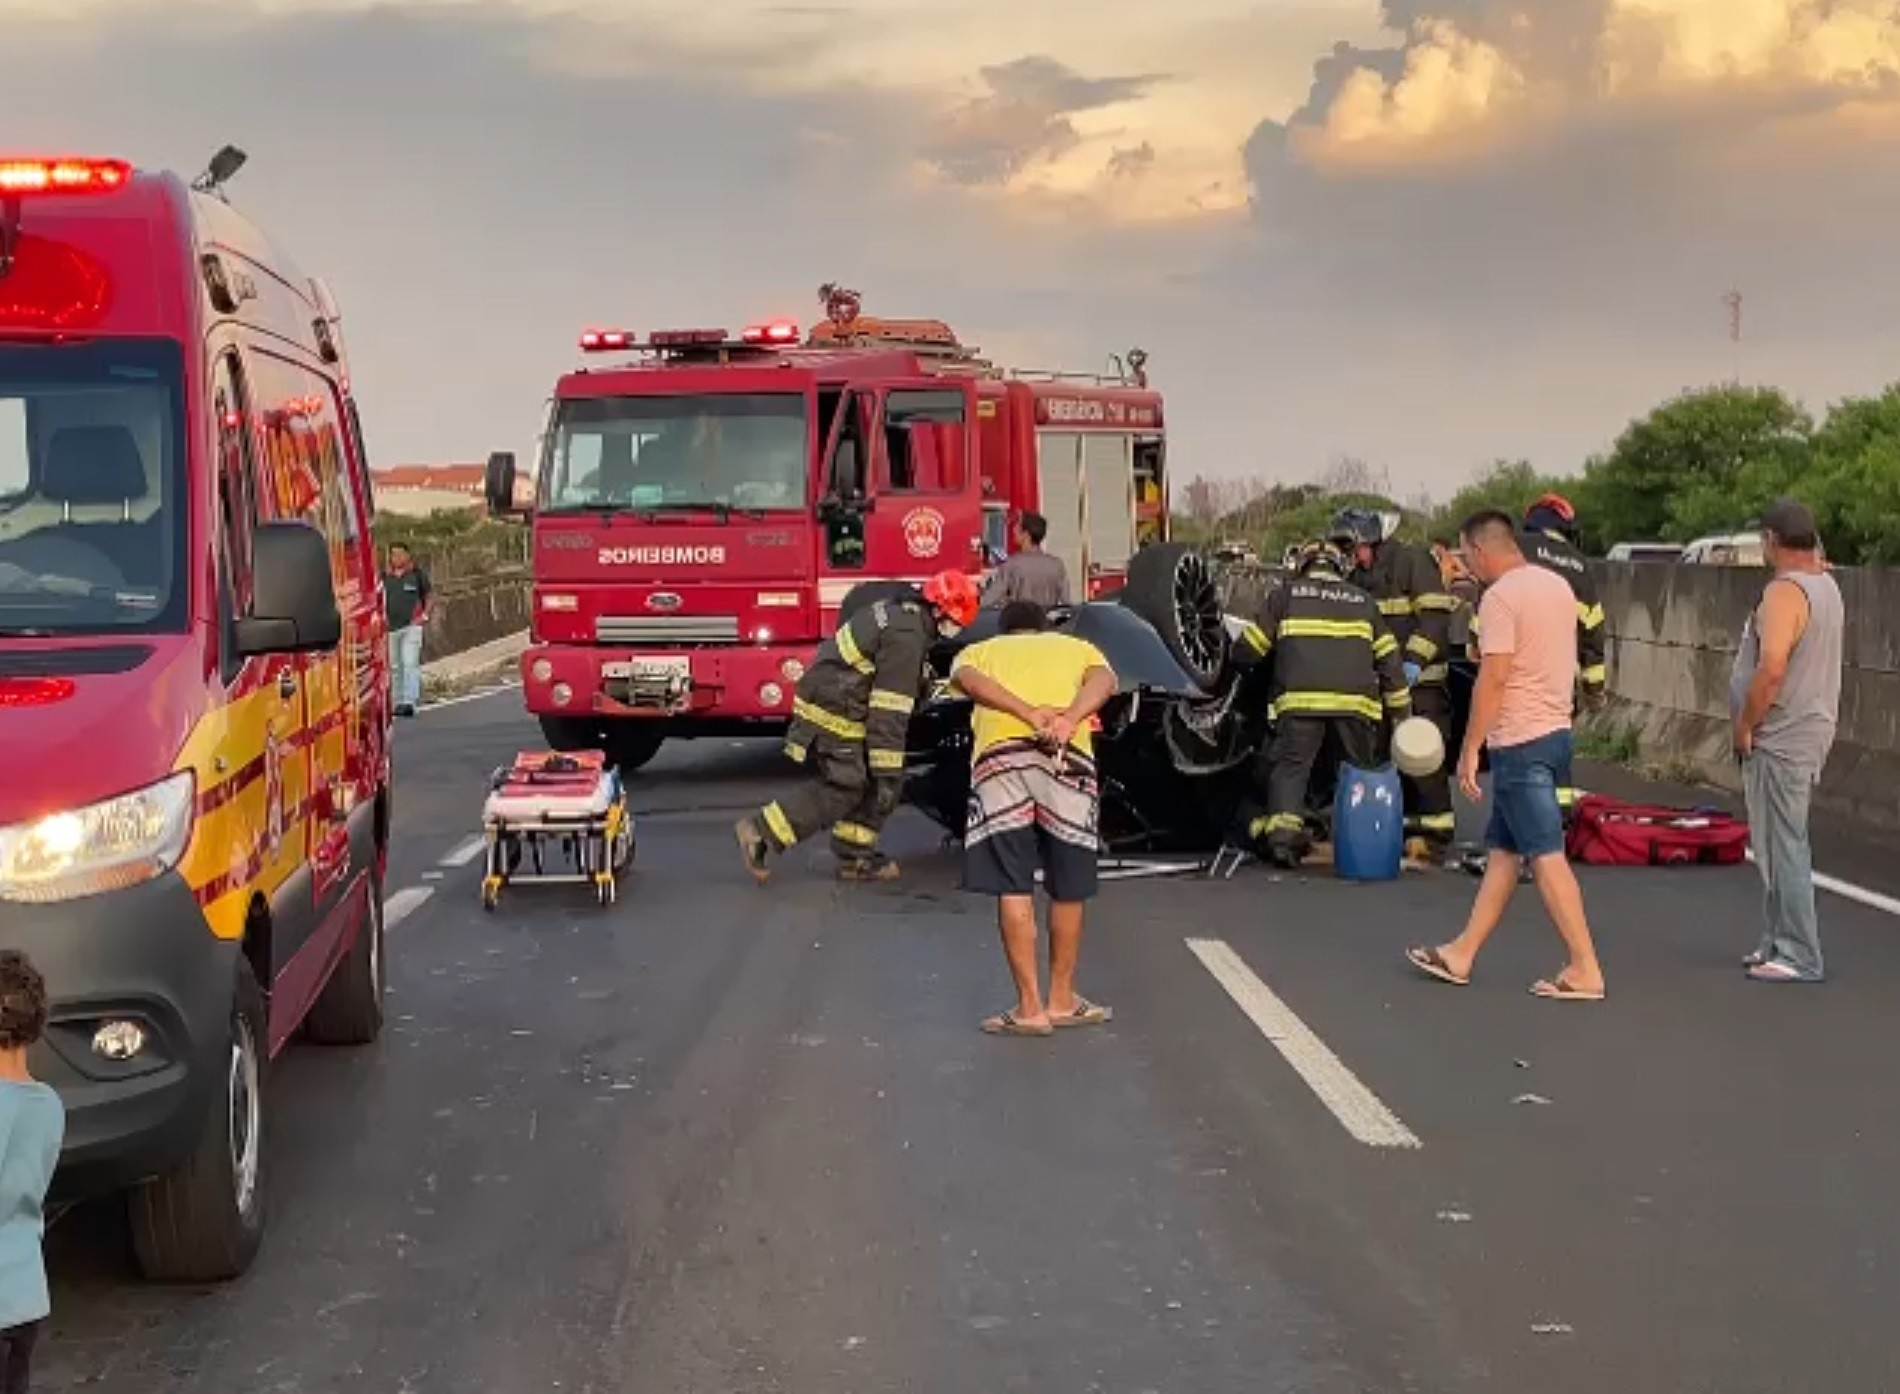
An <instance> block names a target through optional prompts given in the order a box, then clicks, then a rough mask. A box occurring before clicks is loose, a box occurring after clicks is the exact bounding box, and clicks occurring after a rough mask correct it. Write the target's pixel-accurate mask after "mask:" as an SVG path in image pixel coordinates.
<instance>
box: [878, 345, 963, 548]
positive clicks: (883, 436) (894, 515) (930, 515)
mask: <svg viewBox="0 0 1900 1394" xmlns="http://www.w3.org/2000/svg"><path fill="white" fill-rule="evenodd" d="M975 406H976V404H975V393H974V390H973V388H972V386H971V385H970V384H967V383H956V382H945V381H944V380H942V379H941V378H931V379H925V380H923V381H920V382H918V383H916V384H906V383H899V384H893V385H891V386H888V387H885V388H882V389H881V390H880V392H879V395H878V419H877V431H876V434H875V437H874V441H873V446H872V499H871V512H870V515H869V521H868V526H867V527H866V529H865V550H866V553H867V555H868V557H869V567H868V569H869V570H870V572H871V573H872V574H873V575H876V576H879V577H894V578H897V579H902V580H913V581H922V580H923V579H925V578H926V577H928V576H930V575H931V574H932V573H933V572H936V571H942V570H945V569H947V568H954V569H956V570H959V571H968V572H971V573H975V572H979V571H981V570H982V569H983V489H982V480H981V479H980V478H979V477H978V470H977V456H976V432H975V429H974V427H975V422H976V409H975Z"/></svg>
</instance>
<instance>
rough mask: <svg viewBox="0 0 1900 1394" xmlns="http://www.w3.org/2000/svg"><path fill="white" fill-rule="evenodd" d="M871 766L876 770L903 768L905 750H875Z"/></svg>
mask: <svg viewBox="0 0 1900 1394" xmlns="http://www.w3.org/2000/svg"><path fill="white" fill-rule="evenodd" d="M871 768H872V769H874V770H885V771H889V770H901V769H903V768H904V752H903V751H901V750H873V751H872V752H871Z"/></svg>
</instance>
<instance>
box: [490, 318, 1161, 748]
mask: <svg viewBox="0 0 1900 1394" xmlns="http://www.w3.org/2000/svg"><path fill="white" fill-rule="evenodd" d="M821 297H822V299H823V301H824V303H825V306H826V315H825V318H824V319H823V320H822V321H821V322H820V323H819V324H818V325H817V326H816V327H814V328H813V329H811V330H810V331H809V332H806V331H805V330H803V329H802V328H801V326H800V325H799V324H798V323H797V322H795V321H790V320H776V321H770V322H766V323H760V324H754V325H752V326H750V327H748V328H746V329H744V330H743V332H741V333H740V334H738V335H736V336H735V335H732V334H730V333H729V332H728V331H726V330H724V329H674V330H660V331H656V332H651V333H648V334H646V335H645V336H644V337H641V336H639V335H636V334H634V333H632V332H630V331H625V330H591V331H589V332H588V333H586V334H584V335H583V336H582V338H581V348H582V350H583V352H584V353H585V354H586V355H587V356H588V359H589V363H588V365H587V366H585V367H582V368H580V369H578V370H577V371H574V372H570V373H568V374H567V375H566V376H564V377H562V378H561V380H560V382H559V383H558V385H557V386H556V388H555V392H554V397H553V400H552V402H551V403H550V408H549V414H548V419H547V424H546V429H545V431H544V433H543V436H542V439H541V448H540V452H539V456H540V458H539V462H538V465H537V467H536V469H535V471H534V474H533V478H532V479H531V480H518V479H517V468H516V464H515V460H514V458H513V457H512V456H511V455H508V454H497V455H495V456H493V457H491V459H490V461H489V468H488V479H487V490H486V492H487V495H488V503H489V507H490V509H491V511H492V512H495V513H497V514H516V515H520V514H524V513H525V514H527V515H529V516H530V517H531V519H532V527H533V534H534V538H533V575H534V596H533V621H532V636H531V643H530V645H529V647H528V649H527V651H526V653H525V654H524V655H523V657H522V661H521V675H522V681H523V688H524V692H525V695H526V701H527V706H528V710H529V711H531V712H533V713H534V714H535V715H536V716H537V717H539V719H540V721H541V724H542V727H543V730H544V733H545V735H546V738H547V740H548V742H549V743H550V744H551V745H552V746H554V747H555V748H557V749H580V748H604V749H605V750H607V751H608V752H609V753H610V754H611V755H612V756H613V757H614V758H615V759H616V760H618V761H619V762H620V763H621V765H622V766H623V767H626V768H637V767H638V766H640V765H643V764H645V763H646V762H647V761H648V760H650V759H651V758H652V757H653V755H654V753H655V752H656V751H657V750H658V749H659V748H660V745H661V743H662V742H663V741H664V740H665V739H666V738H668V737H697V736H733V735H761V734H770V733H773V732H775V731H776V730H780V729H782V728H783V727H784V725H785V723H786V721H787V720H788V719H789V716H790V713H791V704H792V693H793V689H794V688H795V687H796V685H797V683H798V680H799V678H800V677H801V676H802V675H803V674H804V671H805V665H806V664H807V663H808V662H809V661H810V659H811V656H812V653H813V651H814V650H815V649H816V647H817V645H818V643H819V641H820V640H821V639H822V638H823V637H824V636H825V635H827V634H829V633H830V632H831V631H832V629H833V628H834V627H835V625H836V622H837V614H838V609H839V607H840V605H841V604H842V602H843V601H844V599H845V596H846V595H847V594H848V593H849V592H850V591H851V590H852V589H853V588H854V587H856V586H858V585H860V584H862V583H864V582H866V581H890V580H897V581H908V582H920V581H922V580H923V579H924V578H925V577H927V576H929V575H930V574H931V573H932V572H935V571H938V570H942V569H944V568H946V567H959V568H962V569H964V570H967V571H969V572H970V573H972V574H976V575H981V574H984V573H985V572H986V571H987V570H988V569H989V568H990V567H991V566H993V565H995V564H996V563H998V562H1000V561H1001V560H1002V559H1003V557H1004V556H1005V555H1006V554H1007V551H1008V549H1009V545H1010V539H1011V537H1012V536H1013V533H1014V531H1015V529H1014V524H1015V522H1016V520H1017V519H1018V518H1020V517H1021V515H1022V513H1023V512H1025V511H1033V512H1037V513H1040V514H1042V515H1043V516H1044V517H1045V518H1047V519H1048V522H1049V532H1048V537H1047V539H1046V540H1045V543H1044V547H1045V549H1046V550H1048V551H1051V552H1053V553H1054V554H1055V555H1057V556H1059V557H1061V558H1062V559H1063V561H1064V562H1065V563H1066V564H1067V566H1068V570H1069V575H1070V578H1071V586H1072V588H1074V589H1075V590H1077V591H1079V592H1080V593H1081V595H1083V596H1088V597H1094V596H1100V595H1103V594H1107V593H1109V592H1111V591H1113V590H1114V589H1116V588H1117V587H1118V586H1119V585H1120V583H1121V580H1122V578H1123V577H1124V576H1125V574H1126V570H1127V566H1128V561H1129V558H1130V557H1131V556H1132V555H1133V554H1134V552H1135V551H1136V550H1137V549H1138V548H1139V547H1141V546H1144V545H1147V544H1148V543H1150V542H1156V541H1161V540H1164V539H1165V538H1166V536H1167V532H1168V514H1167V507H1166V498H1167V485H1166V479H1165V473H1164V454H1165V436H1164V424H1165V423H1164V418H1163V412H1162V403H1161V396H1160V394H1159V393H1158V392H1157V391H1155V390H1154V389H1153V388H1152V387H1150V386H1149V384H1148V380H1147V374H1146V370H1145V355H1143V354H1141V353H1140V352H1139V351H1138V350H1137V351H1133V352H1131V353H1129V354H1128V355H1127V357H1126V358H1125V359H1121V358H1117V359H1114V360H1111V363H1110V369H1111V370H1110V371H1109V372H1107V373H1103V374H1079V373H1043V372H1038V373H1032V372H1020V371H1009V370H1006V369H1004V368H1000V367H998V366H997V365H996V364H994V363H991V362H989V361H988V360H986V359H984V358H982V357H981V356H980V355H979V353H978V352H977V351H976V350H975V349H974V348H970V347H966V346H965V345H964V344H962V343H961V342H960V341H959V340H958V338H957V336H956V334H955V333H954V332H953V331H952V330H951V329H950V327H949V326H948V325H946V324H944V323H942V322H941V321H937V320H883V319H874V318H871V317H868V316H865V315H863V314H862V313H860V306H859V299H858V297H857V295H856V294H855V293H854V292H851V291H848V290H841V289H839V288H837V287H835V286H827V287H825V288H824V289H823V291H822V292H821ZM524 486H525V487H524ZM518 487H519V488H520V493H519V494H518V492H517V490H518ZM523 495H525V497H524V496H523Z"/></svg>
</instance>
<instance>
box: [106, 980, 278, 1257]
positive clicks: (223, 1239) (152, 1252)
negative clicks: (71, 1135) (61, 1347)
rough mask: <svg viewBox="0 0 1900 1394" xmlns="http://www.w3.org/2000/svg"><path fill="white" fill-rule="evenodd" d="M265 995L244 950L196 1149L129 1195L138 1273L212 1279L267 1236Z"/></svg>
mask: <svg viewBox="0 0 1900 1394" xmlns="http://www.w3.org/2000/svg"><path fill="white" fill-rule="evenodd" d="M264 1033H265V1017H264V994H263V993H262V992H261V991H260V990H259V989H258V986H257V979H256V977H255V976H254V975H253V974H252V972H251V965H250V964H249V962H247V961H246V960H245V959H243V958H242V957H240V958H239V959H238V965H237V984H236V988H235V990H234V991H233V993H232V1001H231V1022H230V1033H229V1039H228V1040H227V1042H226V1048H225V1051H224V1053H223V1057H222V1062H221V1066H220V1070H219V1079H218V1081H217V1087H216V1088H215V1089H214V1090H213V1091H212V1094H213V1097H212V1101H211V1106H210V1107H209V1108H207V1109H206V1110H205V1117H204V1121H203V1124H202V1125H201V1131H200V1133H199V1137H198V1142H197V1146H196V1147H195V1148H193V1150H192V1154H191V1156H190V1157H189V1158H187V1159H186V1161H185V1163H184V1165H182V1166H181V1167H179V1168H178V1169H177V1170H176V1171H174V1172H172V1173H171V1174H169V1175H167V1176H161V1177H158V1178H157V1179H156V1180H153V1181H148V1182H146V1183H145V1184H144V1185H143V1186H141V1187H139V1188H138V1189H137V1190H136V1191H134V1192H133V1193H132V1196H131V1207H130V1209H131V1220H132V1246H133V1250H134V1252H135V1254H136V1256H137V1259H138V1265H139V1270H140V1271H141V1272H142V1273H144V1274H145V1276H146V1277H148V1278H152V1279H155V1280H157V1281H161V1282H186V1283H208V1282H219V1281H223V1280H225V1279H228V1278H235V1277H238V1276H239V1275H240V1274H242V1273H243V1272H244V1271H245V1270H246V1269H247V1268H249V1267H250V1266H251V1260H252V1259H254V1258H256V1257H257V1250H258V1246H259V1245H260V1244H261V1243H262V1242H263V1239H264V1196H265V1165H264V1081H265V1077H266V1075H267V1074H268V1070H269V1065H268V1061H267V1059H266V1055H265V1034H264Z"/></svg>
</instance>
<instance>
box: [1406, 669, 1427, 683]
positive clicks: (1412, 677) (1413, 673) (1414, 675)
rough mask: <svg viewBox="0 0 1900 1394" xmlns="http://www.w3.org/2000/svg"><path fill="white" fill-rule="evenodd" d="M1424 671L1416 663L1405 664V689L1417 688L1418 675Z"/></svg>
mask: <svg viewBox="0 0 1900 1394" xmlns="http://www.w3.org/2000/svg"><path fill="white" fill-rule="evenodd" d="M1424 671H1425V670H1424V669H1423V668H1421V667H1419V666H1418V664H1416V663H1408V664H1406V665H1405V685H1406V686H1407V687H1417V686H1418V675H1419V674H1420V673H1422V672H1424Z"/></svg>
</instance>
